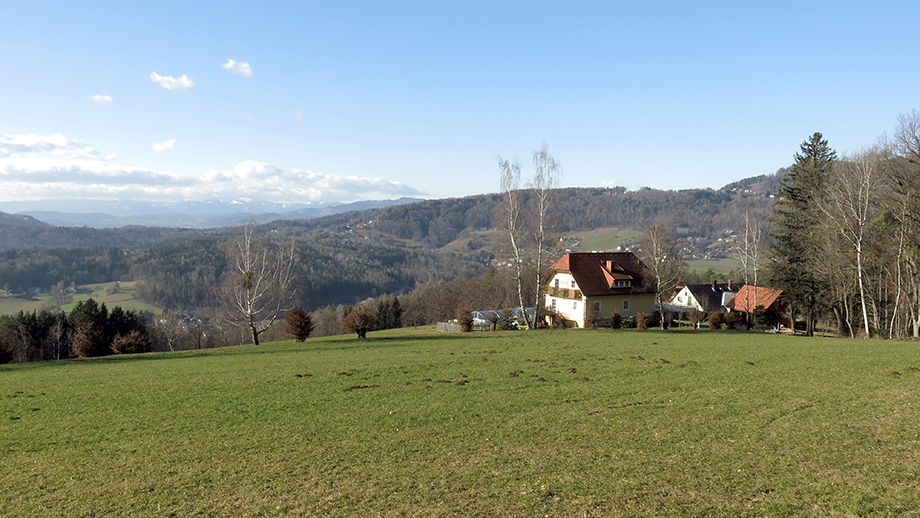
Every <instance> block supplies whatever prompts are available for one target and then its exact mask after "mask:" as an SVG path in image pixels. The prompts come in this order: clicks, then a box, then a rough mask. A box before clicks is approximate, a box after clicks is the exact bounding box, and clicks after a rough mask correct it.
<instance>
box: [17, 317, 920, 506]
mask: <svg viewBox="0 0 920 518" xmlns="http://www.w3.org/2000/svg"><path fill="white" fill-rule="evenodd" d="M915 365H916V366H920V349H918V346H917V344H916V343H907V342H888V341H847V340H835V339H823V338H814V339H806V338H801V337H788V336H777V335H763V334H753V333H742V332H726V331H719V332H710V331H684V332H679V331H673V332H661V331H651V330H650V331H637V330H630V331H625V330H623V331H610V330H598V331H590V330H570V331H550V330H547V331H535V332H507V333H475V334H467V335H446V334H436V333H434V332H433V331H431V330H428V329H417V330H397V331H388V332H379V333H371V334H370V335H369V338H368V339H367V340H364V341H359V340H356V339H354V338H352V337H335V338H321V339H311V340H308V341H307V342H305V343H302V344H295V343H293V342H281V343H276V344H268V345H263V346H259V347H255V346H241V347H234V348H227V349H220V350H206V351H200V352H181V353H168V354H145V355H137V356H126V357H108V358H99V359H89V360H73V361H61V362H53V363H44V364H26V365H4V366H0V515H3V516H42V517H46V516H68V517H73V516H483V517H491V516H564V517H568V516H815V517H817V516H886V515H899V516H918V515H920V479H918V476H917V474H918V470H920V426H918V423H920V412H918V406H920V398H918V396H920V371H918V370H917V369H916V368H915V367H914V366H915ZM914 403H916V404H914Z"/></svg>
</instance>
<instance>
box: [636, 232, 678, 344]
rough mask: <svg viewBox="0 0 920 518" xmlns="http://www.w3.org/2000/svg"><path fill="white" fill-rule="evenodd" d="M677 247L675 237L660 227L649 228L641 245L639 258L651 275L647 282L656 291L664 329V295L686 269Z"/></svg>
mask: <svg viewBox="0 0 920 518" xmlns="http://www.w3.org/2000/svg"><path fill="white" fill-rule="evenodd" d="M676 245H677V243H676V241H675V239H674V236H672V235H671V234H670V233H669V232H668V231H666V230H665V229H664V228H662V227H660V226H658V225H655V226H652V227H649V228H648V230H646V231H645V235H644V236H642V241H640V243H639V258H640V259H642V262H644V263H645V266H646V267H647V268H648V269H649V273H651V277H650V278H647V279H646V282H648V283H651V284H652V286H651V287H653V288H654V289H655V305H656V306H657V307H658V308H659V309H660V310H661V311H662V318H661V328H662V329H664V326H665V320H666V319H665V318H664V295H665V294H666V293H670V292H671V291H672V290H673V289H674V287H675V286H676V285H677V283H678V282H679V280H680V275H681V271H682V270H683V268H684V260H683V258H682V257H681V256H680V254H678V253H677V251H676V250H675V247H676Z"/></svg>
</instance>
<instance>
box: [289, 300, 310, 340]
mask: <svg viewBox="0 0 920 518" xmlns="http://www.w3.org/2000/svg"><path fill="white" fill-rule="evenodd" d="M284 323H285V327H284V331H285V332H286V333H287V334H289V335H291V338H293V339H294V340H295V341H297V342H303V341H304V340H306V339H307V338H309V337H310V333H312V332H313V320H312V319H311V318H310V315H309V314H308V313H307V312H306V311H304V310H303V309H301V308H300V307H295V308H294V309H292V310H290V311H288V314H287V316H286V317H284Z"/></svg>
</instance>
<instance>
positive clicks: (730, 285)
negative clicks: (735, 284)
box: [728, 279, 732, 291]
mask: <svg viewBox="0 0 920 518" xmlns="http://www.w3.org/2000/svg"><path fill="white" fill-rule="evenodd" d="M728 291H732V280H731V279H729V280H728Z"/></svg>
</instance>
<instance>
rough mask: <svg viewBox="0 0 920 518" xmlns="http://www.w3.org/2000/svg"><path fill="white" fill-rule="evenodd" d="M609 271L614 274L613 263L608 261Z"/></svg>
mask: <svg viewBox="0 0 920 518" xmlns="http://www.w3.org/2000/svg"><path fill="white" fill-rule="evenodd" d="M607 271H608V272H611V273H612V272H613V261H607Z"/></svg>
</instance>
